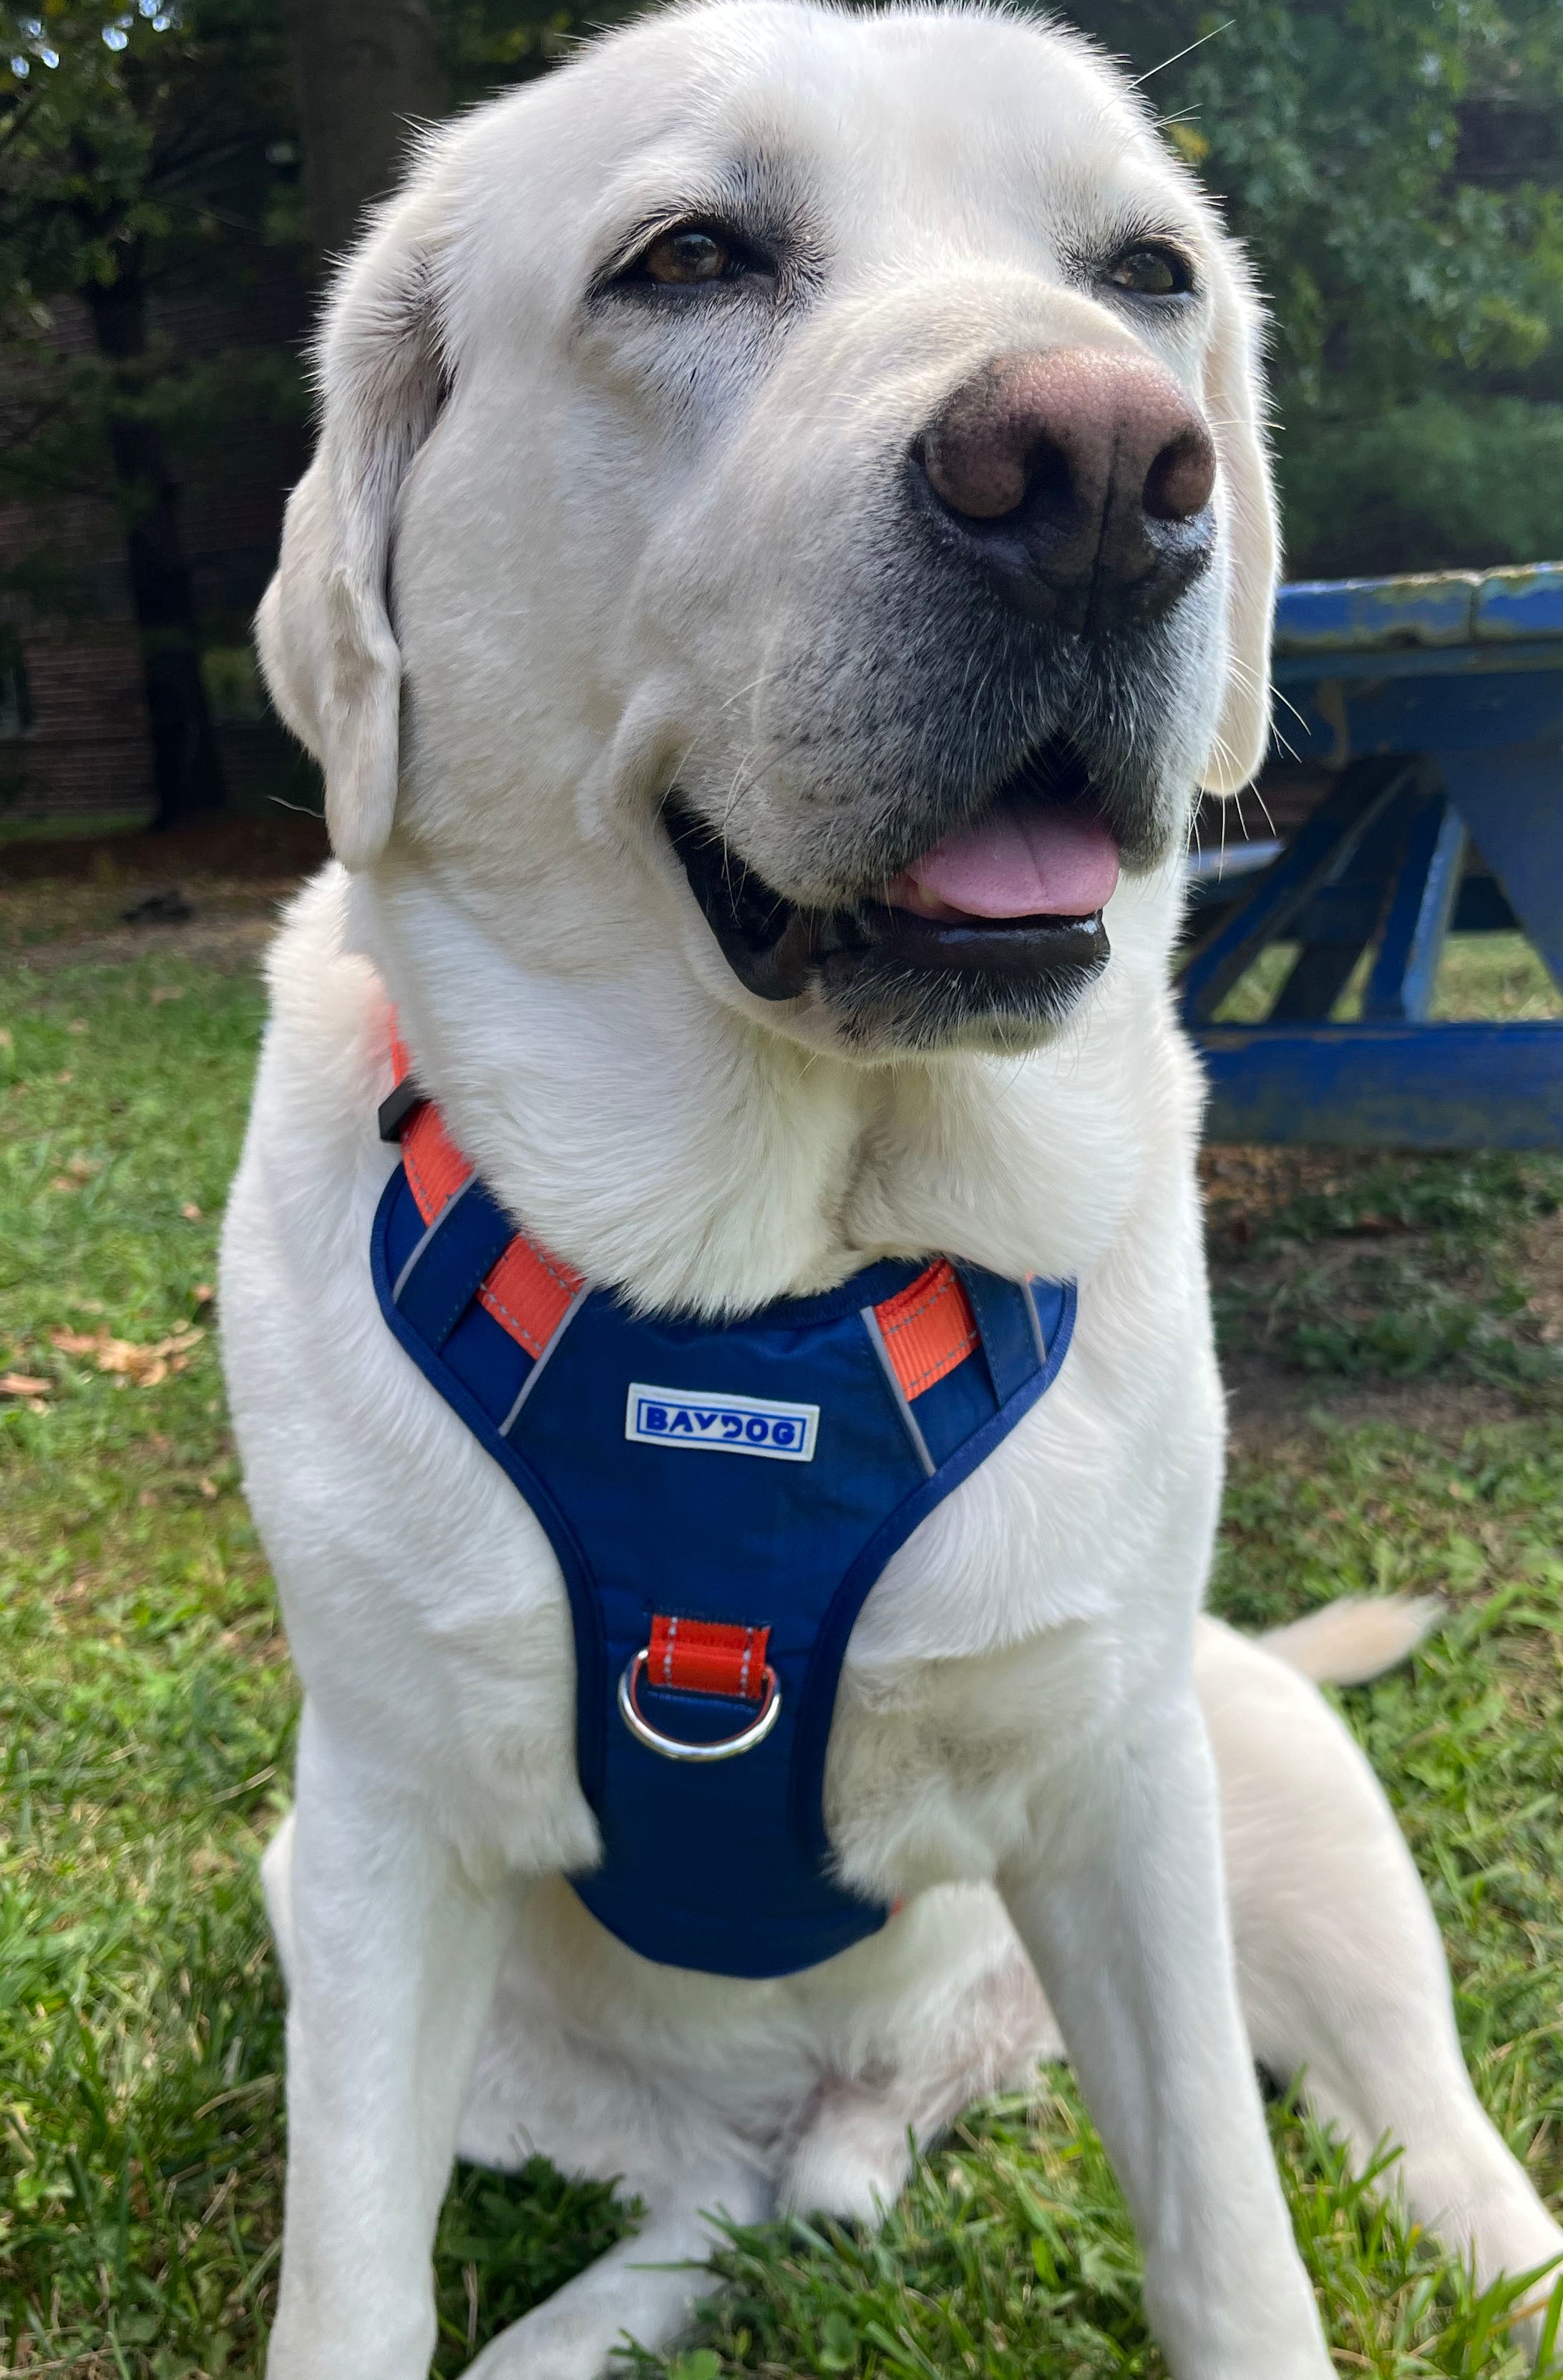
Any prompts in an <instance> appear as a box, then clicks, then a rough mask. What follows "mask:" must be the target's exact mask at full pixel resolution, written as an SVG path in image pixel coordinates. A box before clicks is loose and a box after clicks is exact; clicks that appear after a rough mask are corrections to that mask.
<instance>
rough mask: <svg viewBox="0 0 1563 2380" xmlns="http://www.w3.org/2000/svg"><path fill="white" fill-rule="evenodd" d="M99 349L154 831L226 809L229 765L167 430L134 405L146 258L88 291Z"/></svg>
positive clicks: (143, 333) (143, 330)
mask: <svg viewBox="0 0 1563 2380" xmlns="http://www.w3.org/2000/svg"><path fill="white" fill-rule="evenodd" d="M82 295H83V297H85V299H86V302H87V307H88V310H89V312H90V313H91V317H92V328H93V332H94V334H95V336H96V339H97V344H98V351H99V353H100V354H101V355H102V356H103V357H104V358H106V359H107V360H108V362H110V363H111V364H112V365H113V366H114V368H115V380H116V382H117V383H118V384H119V386H120V388H121V389H122V390H123V391H124V395H125V398H126V403H125V407H124V409H123V410H120V409H118V408H115V410H114V411H112V412H111V414H110V417H109V452H110V454H111V455H112V457H113V462H114V473H115V479H116V480H117V481H118V483H119V491H120V501H121V503H122V504H123V506H124V509H125V515H126V523H125V552H126V560H127V565H128V567H129V575H130V596H131V601H132V602H133V603H134V605H135V608H136V626H137V629H138V631H139V636H140V640H141V668H142V672H143V674H144V676H145V679H146V688H147V710H148V712H149V714H150V716H151V745H152V782H153V785H154V788H155V791H156V795H157V813H156V816H155V817H154V818H153V820H152V824H153V826H154V827H169V826H175V825H177V824H178V823H179V822H180V821H181V820H184V819H187V818H188V817H190V816H191V815H192V813H193V812H195V811H198V810H212V809H221V807H223V801H224V785H223V764H222V759H221V756H220V754H219V752H218V748H217V737H216V735H215V733H214V732H213V729H212V711H211V707H210V705H209V704H208V702H207V699H206V687H205V684H204V682H203V680H202V678H201V674H200V632H199V625H198V623H197V619H196V606H195V589H194V587H193V585H192V583H191V579H190V571H189V565H188V562H187V561H186V559H185V548H184V541H183V539H182V538H181V535H180V530H179V492H178V489H177V488H176V485H175V482H174V478H173V474H172V472H171V471H170V469H169V468H168V457H167V454H166V452H165V450H164V443H163V432H162V431H161V430H160V429H159V428H158V426H157V424H156V423H155V422H153V421H149V420H147V419H145V418H144V417H143V416H142V415H141V414H139V412H138V411H137V410H136V409H135V406H134V401H133V400H134V397H135V395H136V365H137V362H138V360H139V358H140V357H142V356H143V355H144V354H145V352H146V345H147V292H146V283H145V281H144V280H143V279H142V275H141V265H140V259H139V256H137V255H136V254H135V253H134V251H131V252H129V253H128V254H127V256H126V258H125V261H124V265H123V268H122V270H121V273H120V275H119V278H118V279H117V280H116V281H114V282H112V283H111V284H110V285H108V286H107V287H106V288H105V287H103V286H102V285H98V284H93V283H90V284H89V285H88V286H87V288H86V289H85V290H84V291H83V293H82Z"/></svg>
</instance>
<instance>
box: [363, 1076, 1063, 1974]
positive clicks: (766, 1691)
mask: <svg viewBox="0 0 1563 2380" xmlns="http://www.w3.org/2000/svg"><path fill="white" fill-rule="evenodd" d="M395 1056H396V1071H397V1074H398V1076H399V1077H401V1078H402V1079H400V1080H399V1082H398V1087H397V1088H396V1090H395V1091H394V1092H393V1094H392V1096H391V1098H390V1099H388V1100H387V1101H386V1102H385V1105H384V1107H383V1108H382V1111H381V1129H382V1135H383V1136H384V1137H386V1138H388V1139H399V1140H400V1142H401V1147H402V1162H401V1164H400V1165H399V1166H398V1167H397V1169H396V1171H395V1172H394V1173H393V1174H392V1176H391V1178H390V1180H389V1182H388V1183H387V1184H386V1186H385V1192H384V1195H383V1196H382V1199H381V1202H380V1207H379V1211H378V1212H377V1214H376V1216H375V1220H374V1231H373V1238H372V1244H371V1254H370V1261H371V1265H372V1268H373V1273H374V1284H375V1289H376V1293H377V1294H378V1296H379V1299H380V1304H381V1308H382V1312H383V1313H384V1316H385V1318H386V1320H387V1322H388V1323H389V1324H390V1326H391V1328H392V1330H394V1332H395V1334H396V1336H397V1338H398V1339H399V1340H400V1341H401V1342H402V1345H403V1346H404V1347H405V1348H406V1351H407V1353H408V1354H409V1355H410V1356H411V1357H412V1359H413V1361H414V1363H415V1364H417V1365H418V1368H419V1370H420V1371H421V1372H423V1373H424V1375H425V1376H426V1378H429V1379H430V1381H432V1383H433V1385H434V1386H435V1388H437V1389H438V1390H439V1391H440V1393H441V1395H442V1397H443V1398H444V1399H445V1401H446V1403H448V1404H450V1405H451V1406H453V1407H454V1410H455V1412H456V1413H457V1414H459V1415H460V1416H461V1418H462V1420H463V1421H464V1422H465V1423H466V1426H467V1427H468V1428H469V1429H470V1430H471V1431H472V1432H473V1433H474V1435H475V1436H476V1437H477V1438H478V1439H479V1441H480V1442H481V1444H482V1445H483V1446H484V1447H485V1448H486V1449H487V1451H488V1452H489V1453H490V1454H491V1455H492V1456H493V1458H494V1460H495V1462H496V1463H499V1464H500V1465H501V1467H502V1468H503V1470H504V1471H505V1472H506V1473H507V1474H508V1475H509V1477H510V1478H511V1480H512V1481H513V1483H514V1484H515V1487H516V1488H518V1489H519V1491H520V1493H521V1495H522V1496H523V1497H524V1498H525V1499H526V1501H527V1504H528V1505H529V1506H530V1508H531V1510H532V1511H533V1512H534V1513H535V1514H536V1515H537V1518H538V1520H539V1522H540V1523H541V1524H542V1526H543V1528H544V1530H545V1531H546V1532H547V1534H548V1537H549V1540H550V1543H551V1546H552V1548H553V1551H554V1553H555V1555H556V1557H557V1559H558V1561H559V1566H560V1569H561V1570H562V1571H563V1575H564V1584H565V1586H566V1588H567V1590H568V1594H569V1599H570V1611H571V1618H572V1621H573V1623H574V1630H575V1640H576V1758H577V1761H578V1764H579V1770H580V1779H581V1786H582V1790H583V1791H584V1792H585V1794H586V1797H587V1800H588V1803H590V1805H591V1807H592V1809H593V1811H594V1812H595V1814H596V1816H597V1819H598V1823H599V1825H600V1828H601V1832H602V1840H603V1858H602V1862H601V1864H600V1866H599V1867H597V1868H595V1869H593V1870H592V1872H591V1873H590V1874H589V1875H584V1876H572V1877H571V1879H570V1881H571V1883H572V1885H573V1886H574V1888H575V1889H576V1892H577V1893H578V1894H579V1895H580V1898H581V1899H582V1900H584V1901H585V1903H586V1905H587V1907H588V1909H589V1910H590V1911H591V1912H592V1913H593V1915H594V1916H595V1917H597V1918H598V1919H599V1920H600V1922H601V1924H602V1925H606V1926H607V1927H608V1929H609V1931H610V1932H611V1933H612V1934H616V1935H617V1936H618V1937H619V1939H620V1940H621V1941H623V1942H625V1943H627V1944H628V1945H629V1947H630V1948H631V1949H634V1950H636V1951H638V1952H639V1953H640V1954H641V1956H642V1957H644V1958H648V1959H654V1960H658V1961H661V1962H662V1963H664V1964H666V1965H670V1966H677V1967H685V1968H692V1969H698V1970H701V1971H703V1972H705V1973H711V1974H721V1975H752V1976H762V1975H785V1974H792V1973H795V1972H796V1971H797V1970H798V1969H800V1968H803V1967H810V1966H814V1965H815V1964H817V1963H818V1961H821V1960H824V1959H830V1958H833V1957H834V1956H835V1955H836V1954H837V1952H838V1951H842V1950H844V1949H848V1948H849V1947H850V1946H851V1944H853V1943H854V1942H856V1941H859V1940H861V1939H862V1938H863V1937H864V1936H866V1935H868V1934H872V1933H874V1932H875V1931H876V1930H877V1929H878V1927H879V1926H880V1925H883V1924H884V1922H885V1919H886V1917H887V1916H888V1915H889V1914H890V1913H889V1911H888V1910H887V1909H885V1908H884V1907H882V1906H881V1905H879V1904H878V1903H877V1902H871V1901H867V1900H863V1899H862V1898H860V1897H859V1896H858V1895H857V1894H855V1893H853V1892H850V1891H848V1890H847V1889H845V1888H843V1887H842V1885H841V1884H840V1883H838V1882H837V1881H836V1879H835V1877H834V1876H833V1875H832V1873H831V1857H830V1844H829V1842H828V1840H827V1838H826V1833H825V1822H824V1811H823V1786H824V1771H825V1753H826V1746H827V1743H828V1741H829V1738H830V1721H831V1717H832V1714H833V1711H834V1708H835V1701H836V1687H837V1682H838V1680H839V1678H840V1675H841V1667H842V1658H843V1657H844V1654H845V1651H846V1644H847V1638H848V1636H849V1635H850V1633H851V1632H852V1626H853V1622H854V1620H855V1619H856V1617H857V1614H858V1612H859V1610H860V1609H862V1606H863V1602H864V1599H865V1597H866V1595H867V1594H868V1591H869V1589H870V1587H871V1586H872V1585H874V1582H875V1580H876V1579H877V1578H878V1575H879V1573H880V1572H881V1571H882V1570H883V1569H884V1566H885V1564H886V1562H887V1561H888V1560H890V1558H891V1554H893V1553H894V1552H895V1550H896V1548H897V1547H898V1546H900V1545H902V1544H903V1543H904V1541H905V1539H906V1538H907V1537H908V1536H910V1535H911V1533H912V1531H913V1530H914V1529H915V1527H916V1525H917V1524H918V1522H919V1521H921V1520H922V1519H923V1518H924V1516H925V1515H926V1514H927V1513H928V1512H932V1511H933V1509H934V1507H935V1506H936V1505H937V1504H939V1502H940V1501H941V1500H943V1498H944V1497H946V1496H948V1495H949V1493H950V1491H951V1488H955V1487H957V1486H958V1485H959V1484H960V1482H961V1481H962V1480H963V1479H964V1478H965V1477H966V1476H967V1475H968V1474H969V1473H971V1472H972V1471H974V1470H975V1468H976V1466H977V1464H978V1463H981V1462H982V1461H983V1460H984V1458H985V1457H986V1456H987V1455H988V1454H989V1453H990V1452H991V1451H992V1450H993V1449H994V1447H996V1446H997V1445H998V1444H999V1442H1000V1439H1003V1438H1005V1437H1006V1436H1007V1435H1008V1433H1009V1432H1010V1431H1011V1430H1012V1428H1013V1427H1014V1426H1015V1424H1016V1423H1017V1422H1018V1421H1019V1420H1020V1418H1021V1416H1022V1415H1023V1414H1024V1413H1025V1412H1026V1411H1027V1410H1028V1408H1029V1407H1030V1406H1032V1405H1033V1404H1035V1403H1036V1400H1037V1398H1038V1397H1040V1396H1041V1395H1042V1393H1043V1391H1044V1390H1046V1389H1047V1388H1048V1387H1049V1385H1050V1384H1051V1382H1052V1381H1053V1380H1054V1379H1055V1378H1057V1375H1058V1372H1059V1367H1060V1365H1061V1364H1062V1362H1063V1359H1064V1355H1065V1354H1066V1352H1067V1350H1068V1346H1069V1342H1070V1334H1071V1331H1072V1329H1073V1324H1074V1305H1075V1293H1074V1290H1073V1287H1072V1285H1065V1284H1060V1283H1059V1282H1055V1281H1031V1282H1029V1283H1028V1284H1026V1285H1025V1286H1024V1287H1023V1286H1020V1285H1018V1284H1017V1283H1015V1282H1013V1281H1001V1280H1000V1279H999V1278H998V1277H997V1275H995V1274H993V1273H989V1272H985V1271H983V1270H981V1269H979V1268H976V1267H975V1266H968V1265H962V1266H960V1267H959V1268H956V1267H954V1266H952V1265H951V1264H949V1263H946V1262H944V1261H942V1260H940V1261H937V1262H935V1263H933V1264H927V1263H918V1262H915V1261H910V1260H907V1261H901V1260H893V1261H889V1262H883V1263H878V1264H872V1265H869V1266H867V1267H866V1269H865V1270H863V1271H862V1272H860V1273H858V1274H857V1275H856V1276H855V1277H854V1279H853V1280H851V1281H847V1282H846V1283H844V1284H843V1286H842V1288H840V1289H835V1290H831V1291H829V1292H828V1293H826V1294H825V1295H823V1296H818V1297H798V1298H782V1299H780V1300H779V1301H778V1302H777V1303H775V1304H774V1305H768V1306H766V1307H764V1308H763V1309H762V1310H761V1311H760V1312H759V1313H757V1314H753V1315H750V1316H748V1317H746V1318H745V1319H744V1320H742V1321H739V1322H732V1323H721V1324H711V1323H707V1322H697V1321H681V1320H679V1319H677V1318H672V1317H668V1316H664V1315H654V1316H646V1315H640V1314H636V1313H633V1312H632V1311H631V1310H630V1308H629V1307H628V1306H627V1305H624V1304H623V1303H622V1302H621V1300H620V1299H619V1297H618V1296H617V1295H616V1294H615V1293H613V1292H612V1291H611V1290H605V1289H595V1288H593V1287H591V1286H590V1284H589V1283H588V1282H586V1281H583V1280H582V1279H581V1278H580V1276H579V1275H578V1274H576V1273H575V1272H573V1271H572V1270H571V1269H569V1268H568V1267H567V1266H564V1265H563V1264H561V1263H559V1262H558V1260H557V1259H555V1258H553V1257H550V1256H549V1255H548V1254H547V1252H546V1251H545V1250H543V1249H540V1248H539V1246H538V1245H536V1243H535V1242H533V1241H531V1240H528V1239H527V1237H526V1235H525V1234H520V1233H517V1232H516V1230H515V1224H514V1223H513V1222H512V1220H510V1218H509V1217H508V1216H507V1215H506V1214H504V1212H503V1210H502V1208H500V1207H499V1206H498V1205H497V1203H496V1202H495V1200H494V1199H493V1198H492V1197H491V1196H490V1195H489V1193H488V1191H487V1190H486V1189H485V1188H484V1187H483V1185H482V1184H481V1183H480V1182H479V1181H478V1180H477V1179H476V1177H475V1176H474V1175H473V1173H472V1172H471V1169H470V1168H469V1167H468V1166H467V1164H466V1160H464V1159H463V1158H462V1157H461V1155H460V1153H459V1152H458V1151H457V1150H456V1149H455V1148H454V1146H453V1144H452V1143H451V1141H450V1140H449V1139H448V1137H447V1136H446V1135H445V1132H444V1129H443V1126H442V1123H441V1120H440V1116H439V1113H438V1111H437V1110H435V1109H434V1108H433V1107H432V1106H430V1104H429V1103H428V1102H427V1101H424V1100H423V1099H421V1097H420V1095H419V1094H418V1090H417V1088H416V1086H415V1085H414V1084H413V1083H412V1081H411V1078H410V1076H408V1075H407V1074H406V1053H405V1052H404V1051H402V1050H401V1049H400V1047H399V1045H398V1047H397V1049H396V1051H395Z"/></svg>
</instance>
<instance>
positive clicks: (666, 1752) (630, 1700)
mask: <svg viewBox="0 0 1563 2380" xmlns="http://www.w3.org/2000/svg"><path fill="white" fill-rule="evenodd" d="M649 1658H650V1647H649V1645H644V1646H642V1648H641V1650H640V1651H639V1652H638V1653H636V1655H635V1656H634V1658H632V1659H631V1660H629V1661H626V1662H625V1664H624V1675H623V1677H621V1679H620V1680H619V1715H620V1717H621V1718H623V1720H624V1725H625V1726H626V1727H627V1728H628V1730H629V1731H630V1733H631V1734H632V1735H633V1736H634V1737H635V1739H636V1743H643V1744H645V1746H646V1748H647V1750H648V1752H660V1754H661V1755H662V1757H663V1759H664V1760H733V1759H734V1758H735V1757H736V1756H737V1755H738V1754H739V1753H740V1752H753V1750H754V1748H755V1746H756V1744H757V1743H764V1742H765V1739H766V1737H767V1736H768V1735H769V1733H770V1730H771V1729H772V1728H773V1727H774V1726H775V1724H776V1722H777V1720H778V1719H779V1718H781V1716H782V1689H781V1687H780V1685H779V1684H778V1683H777V1680H776V1672H775V1670H773V1669H772V1668H771V1666H770V1664H769V1661H768V1662H767V1663H766V1665H765V1670H764V1680H765V1694H764V1696H763V1698H762V1700H761V1703H760V1706H759V1710H758V1712H757V1715H756V1717H755V1718H752V1719H751V1720H750V1722H749V1724H748V1726H747V1727H745V1728H741V1729H740V1730H739V1731H738V1733H737V1734H736V1735H723V1736H720V1737H719V1738H718V1739H717V1741H716V1743H685V1741H684V1739H683V1737H682V1736H677V1735H663V1734H662V1733H661V1731H660V1729H658V1728H654V1727H653V1726H652V1724H651V1722H650V1720H649V1719H648V1718H646V1717H645V1716H644V1714H643V1713H642V1711H641V1707H640V1701H639V1688H640V1678H641V1672H642V1670H644V1669H645V1667H646V1664H647V1662H648V1659H649Z"/></svg>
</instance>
